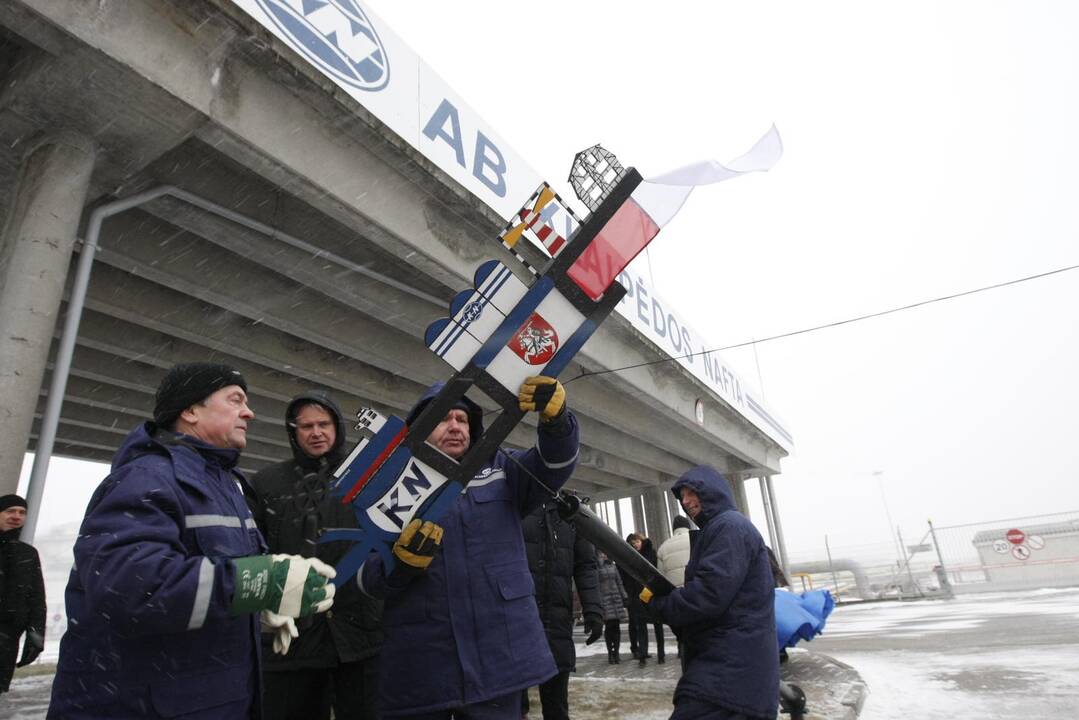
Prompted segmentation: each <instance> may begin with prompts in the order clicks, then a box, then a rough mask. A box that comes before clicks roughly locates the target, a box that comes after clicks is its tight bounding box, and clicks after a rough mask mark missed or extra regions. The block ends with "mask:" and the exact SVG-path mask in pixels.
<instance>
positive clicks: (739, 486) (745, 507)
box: [727, 473, 749, 517]
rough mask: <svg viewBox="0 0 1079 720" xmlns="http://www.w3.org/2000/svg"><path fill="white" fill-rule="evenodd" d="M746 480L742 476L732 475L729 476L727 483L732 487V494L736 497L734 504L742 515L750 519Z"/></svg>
mask: <svg viewBox="0 0 1079 720" xmlns="http://www.w3.org/2000/svg"><path fill="white" fill-rule="evenodd" d="M745 482H746V479H745V478H744V477H742V476H741V475H735V474H733V473H732V474H730V475H728V476H727V483H728V484H729V485H730V486H731V494H732V495H733V496H734V504H735V505H736V506H737V507H738V509H739V510H741V511H742V514H743V515H745V516H746V517H749V502H747V500H746V485H745Z"/></svg>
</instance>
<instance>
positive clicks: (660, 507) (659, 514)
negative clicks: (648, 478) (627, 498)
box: [642, 487, 671, 550]
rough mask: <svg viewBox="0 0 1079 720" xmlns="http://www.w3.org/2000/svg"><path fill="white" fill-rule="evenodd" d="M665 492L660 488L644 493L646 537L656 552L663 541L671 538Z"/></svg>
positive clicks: (650, 489) (649, 489)
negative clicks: (646, 522) (649, 539)
mask: <svg viewBox="0 0 1079 720" xmlns="http://www.w3.org/2000/svg"><path fill="white" fill-rule="evenodd" d="M667 494H668V493H667V490H666V489H665V488H661V487H653V488H648V489H647V490H645V491H644V495H643V496H642V498H643V499H644V516H645V519H646V520H647V521H648V537H650V538H652V545H653V546H654V547H655V548H656V549H657V550H658V549H659V546H660V545H661V544H662V543H663V541H664V540H666V539H667V538H669V537H670V536H671V522H670V519H669V518H668V517H667V498H666V497H665V496H666V495H667Z"/></svg>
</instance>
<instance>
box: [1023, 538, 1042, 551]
mask: <svg viewBox="0 0 1079 720" xmlns="http://www.w3.org/2000/svg"><path fill="white" fill-rule="evenodd" d="M1027 547H1028V548H1030V549H1031V550H1041V549H1042V548H1043V547H1045V538H1043V537H1042V536H1041V535H1027Z"/></svg>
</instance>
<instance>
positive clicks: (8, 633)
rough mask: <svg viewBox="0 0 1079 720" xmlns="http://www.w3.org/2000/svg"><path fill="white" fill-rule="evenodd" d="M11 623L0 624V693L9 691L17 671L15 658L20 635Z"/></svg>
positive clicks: (20, 632) (17, 652)
mask: <svg viewBox="0 0 1079 720" xmlns="http://www.w3.org/2000/svg"><path fill="white" fill-rule="evenodd" d="M20 635H22V631H21V630H19V631H16V630H15V629H14V628H12V627H11V626H9V625H0V693H4V692H7V691H8V686H9V685H10V684H11V676H12V675H13V674H14V673H15V660H16V659H17V658H18V654H19V636H20Z"/></svg>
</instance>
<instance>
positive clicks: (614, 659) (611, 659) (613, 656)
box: [607, 650, 618, 665]
mask: <svg viewBox="0 0 1079 720" xmlns="http://www.w3.org/2000/svg"><path fill="white" fill-rule="evenodd" d="M607 664H608V665H617V664H618V653H616V652H615V651H614V650H608V651H607Z"/></svg>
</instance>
